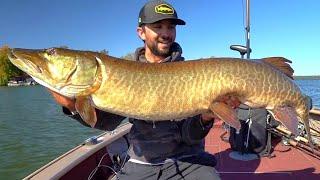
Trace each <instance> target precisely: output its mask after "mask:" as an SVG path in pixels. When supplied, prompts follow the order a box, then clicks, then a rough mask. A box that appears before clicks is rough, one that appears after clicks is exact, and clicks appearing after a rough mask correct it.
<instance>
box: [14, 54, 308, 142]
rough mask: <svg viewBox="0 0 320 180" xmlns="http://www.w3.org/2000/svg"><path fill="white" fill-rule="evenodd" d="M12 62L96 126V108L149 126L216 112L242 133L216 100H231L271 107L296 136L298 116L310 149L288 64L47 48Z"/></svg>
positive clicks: (302, 100)
mask: <svg viewBox="0 0 320 180" xmlns="http://www.w3.org/2000/svg"><path fill="white" fill-rule="evenodd" d="M9 59H10V60H11V62H12V63H13V64H14V65H16V66H17V67H18V68H20V69H21V70H23V71H25V72H26V73H28V74H29V75H30V76H32V77H33V78H34V79H35V80H36V81H37V82H38V83H40V84H42V85H43V86H45V87H47V88H49V89H51V90H53V91H55V92H57V93H59V94H62V95H64V96H67V97H70V98H75V99H76V109H77V111H78V112H79V114H80V115H81V117H82V118H83V120H84V121H86V122H87V123H88V124H90V125H91V126H94V125H95V123H96V114H95V110H94V108H98V109H101V110H104V111H108V112H111V113H115V114H119V115H123V116H126V117H133V118H137V119H143V120H152V121H161V120H168V119H175V120H179V119H182V118H185V117H188V116H193V115H196V114H200V113H205V112H208V111H212V112H214V113H215V114H216V115H217V116H218V117H219V118H220V119H222V120H223V121H225V122H226V123H228V124H230V125H231V126H232V127H234V128H236V129H237V130H239V129H240V127H241V126H240V122H239V120H238V119H237V115H236V113H235V110H234V109H232V108H231V107H229V106H228V105H227V104H225V103H223V102H221V101H219V99H221V98H222V97H225V96H232V97H236V98H238V99H239V100H240V101H241V103H243V104H246V105H248V106H250V107H263V108H266V109H267V110H269V111H270V112H271V113H272V114H273V115H274V117H275V118H276V119H277V120H279V121H280V122H282V123H283V124H284V125H285V126H286V127H287V128H288V129H289V130H290V131H291V132H293V133H295V134H296V133H297V125H298V117H299V118H300V119H301V120H302V121H303V122H304V124H305V127H306V130H307V133H308V138H309V142H310V145H312V142H311V137H310V128H309V121H308V116H309V107H308V100H307V98H306V96H305V95H303V94H302V92H301V90H300V89H299V87H298V86H297V85H296V84H295V83H294V82H293V81H292V79H290V78H289V77H288V76H287V75H289V76H291V75H292V73H293V70H292V69H291V67H290V66H289V65H288V62H290V61H288V60H286V59H284V58H280V57H273V58H264V59H262V60H243V59H237V58H209V59H200V60H191V61H185V62H172V63H160V64H154V63H153V64H151V63H140V62H133V61H126V60H120V59H118V58H115V57H111V56H107V55H105V54H102V53H96V52H91V51H78V50H70V49H62V48H50V49H43V50H30V49H12V50H11V53H10V54H9ZM275 67H276V68H275ZM279 69H281V70H282V71H279ZM283 72H284V73H283Z"/></svg>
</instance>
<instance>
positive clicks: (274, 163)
mask: <svg viewBox="0 0 320 180" xmlns="http://www.w3.org/2000/svg"><path fill="white" fill-rule="evenodd" d="M223 132H224V130H223V128H222V122H221V121H219V122H217V123H215V126H214V128H212V130H211V131H210V132H209V134H208V136H207V137H206V151H208V152H210V153H213V154H214V155H215V156H216V158H217V162H218V164H217V166H216V169H217V171H218V172H219V173H220V175H221V178H222V179H248V180H249V179H259V180H260V179H270V178H273V179H290V180H291V179H293V180H295V179H308V180H311V179H320V160H319V159H317V158H314V157H312V156H310V155H308V154H306V153H305V152H302V151H301V150H299V149H296V148H294V147H291V146H285V145H283V144H282V143H279V141H280V140H277V141H273V145H274V151H273V153H272V155H273V156H274V157H273V158H268V157H263V158H260V159H255V160H251V161H241V160H235V159H232V158H230V157H229V154H230V153H231V152H232V151H231V149H230V145H229V144H228V143H227V142H224V141H222V140H221V138H220V135H221V134H223Z"/></svg>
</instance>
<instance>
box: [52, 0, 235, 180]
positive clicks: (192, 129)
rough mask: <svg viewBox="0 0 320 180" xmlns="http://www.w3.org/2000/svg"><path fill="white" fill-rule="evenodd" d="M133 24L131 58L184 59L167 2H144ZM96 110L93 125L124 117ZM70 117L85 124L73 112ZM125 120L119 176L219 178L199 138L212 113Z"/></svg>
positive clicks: (70, 108) (68, 107)
mask: <svg viewBox="0 0 320 180" xmlns="http://www.w3.org/2000/svg"><path fill="white" fill-rule="evenodd" d="M138 24H139V26H138V27H137V33H138V36H139V37H140V38H141V39H142V40H143V41H144V47H142V48H138V49H137V50H136V53H135V60H136V61H140V62H144V63H169V62H174V61H183V60H184V58H183V57H182V56H181V54H182V49H181V47H180V46H179V44H178V43H176V42H175V37H176V25H184V24H185V22H184V21H183V20H181V19H179V18H178V17H177V12H176V11H175V9H174V8H173V7H172V6H171V5H170V4H168V3H167V2H165V1H150V2H148V3H146V4H145V6H144V7H143V8H142V9H141V11H140V14H139V22H138ZM51 92H52V94H53V96H54V97H55V99H56V101H57V102H58V103H59V104H61V105H62V106H63V111H64V112H65V114H69V115H71V114H72V113H73V112H76V109H75V102H74V101H73V100H71V99H69V98H66V97H64V96H61V95H59V94H57V93H55V92H53V91H51ZM168 93H170V92H168ZM222 100H223V101H225V102H227V103H228V104H230V105H231V106H237V105H238V101H237V99H233V98H232V97H230V98H229V97H224V99H222ZM159 108H161V107H159ZM96 113H97V117H98V119H97V123H96V124H95V126H94V127H95V128H98V129H102V130H113V129H114V128H116V126H117V125H118V124H120V123H121V121H122V120H124V119H125V117H122V116H118V115H114V114H110V113H107V112H104V111H100V110H98V109H96ZM71 117H72V118H75V119H77V120H78V121H80V122H81V123H82V124H84V125H87V124H86V123H85V122H84V121H83V120H82V119H81V117H80V116H79V115H78V114H77V113H74V115H71ZM129 121H130V122H131V123H132V124H133V126H132V128H131V131H130V132H129V142H130V150H129V155H130V159H129V161H128V162H127V163H126V164H125V166H124V168H123V170H122V172H121V173H119V177H120V179H130V180H133V179H168V178H173V179H180V178H184V179H190V180H191V179H196V178H198V177H201V179H208V180H209V179H210V180H212V179H219V176H218V174H217V173H216V171H215V169H214V166H215V164H216V160H215V158H214V156H213V155H211V154H207V153H206V152H204V141H203V140H204V139H203V138H204V137H205V136H206V135H207V134H208V132H209V130H210V128H211V127H212V125H213V121H214V116H213V114H211V113H204V114H201V115H197V116H194V117H190V118H187V119H184V120H182V121H173V120H167V121H161V122H155V121H154V122H150V121H148V122H147V121H143V120H138V119H133V118H130V120H129ZM87 126H88V125H87ZM178 170H179V171H178Z"/></svg>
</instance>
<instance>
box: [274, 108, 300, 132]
mask: <svg viewBox="0 0 320 180" xmlns="http://www.w3.org/2000/svg"><path fill="white" fill-rule="evenodd" d="M270 113H271V114H272V115H273V117H274V118H275V119H276V120H277V121H280V122H281V123H282V124H283V125H284V126H285V127H286V128H288V130H289V131H291V132H292V133H293V134H295V135H297V133H298V123H299V120H298V116H297V113H296V111H295V109H294V108H292V107H288V106H287V107H277V108H275V109H273V110H272V111H270Z"/></svg>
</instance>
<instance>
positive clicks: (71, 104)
mask: <svg viewBox="0 0 320 180" xmlns="http://www.w3.org/2000/svg"><path fill="white" fill-rule="evenodd" d="M48 91H49V92H50V93H51V94H52V96H53V98H54V100H55V101H56V102H57V103H58V104H59V105H61V106H64V107H66V108H68V109H69V110H70V111H71V112H74V111H76V108H75V100H74V99H70V98H68V97H66V96H63V95H61V94H59V93H56V92H54V91H52V90H50V89H48Z"/></svg>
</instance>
